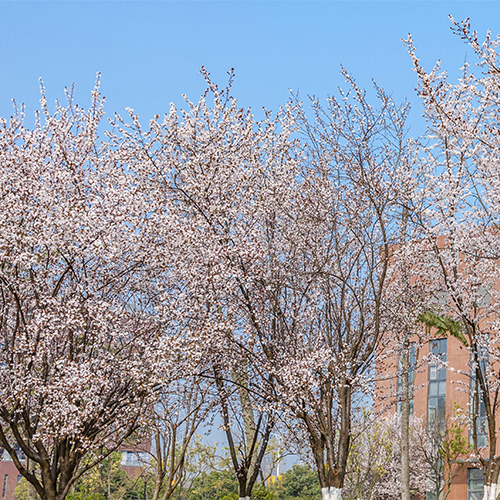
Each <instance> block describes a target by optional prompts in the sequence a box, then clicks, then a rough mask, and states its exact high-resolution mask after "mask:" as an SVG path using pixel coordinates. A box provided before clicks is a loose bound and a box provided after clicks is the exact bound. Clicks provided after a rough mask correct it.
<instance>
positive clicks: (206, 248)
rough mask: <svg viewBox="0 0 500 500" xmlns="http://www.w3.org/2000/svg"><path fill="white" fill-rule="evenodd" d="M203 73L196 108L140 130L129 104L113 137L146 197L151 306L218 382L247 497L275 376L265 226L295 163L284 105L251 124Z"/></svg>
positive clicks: (287, 188) (268, 425)
mask: <svg viewBox="0 0 500 500" xmlns="http://www.w3.org/2000/svg"><path fill="white" fill-rule="evenodd" d="M204 76H205V78H206V81H207V84H208V89H207V92H206V93H205V94H204V95H203V96H202V97H201V99H200V101H199V102H198V103H192V102H190V101H188V100H186V102H187V108H188V109H187V110H180V111H178V110H177V109H175V108H174V107H173V106H172V107H171V109H170V112H169V113H168V114H166V115H165V116H164V117H163V119H162V120H161V121H160V119H159V117H156V119H155V120H153V121H151V122H150V126H149V128H148V129H143V127H142V126H141V124H140V122H139V118H138V116H136V115H135V114H134V113H133V112H132V111H131V112H130V123H126V122H125V120H123V119H121V118H120V117H117V119H116V123H117V126H118V128H119V130H120V133H122V134H123V138H122V139H117V143H120V146H119V149H120V154H121V155H122V158H123V162H124V163H127V164H133V165H134V171H135V175H136V176H137V179H139V182H140V183H141V185H142V190H143V192H145V193H147V195H148V198H149V203H150V212H149V216H148V221H147V223H146V224H147V225H148V226H149V227H150V228H151V231H150V233H149V236H147V237H148V238H151V240H150V241H151V242H152V243H151V245H150V248H151V254H150V257H149V261H150V265H151V267H154V269H155V270H156V274H155V278H154V286H155V287H156V290H157V293H156V297H155V300H154V308H155V310H156V311H157V314H158V315H159V316H160V317H164V316H167V317H175V319H174V320H172V321H174V322H175V324H176V325H177V327H176V328H178V329H179V330H182V332H183V338H184V339H185V341H186V342H188V343H189V345H190V347H189V348H187V350H186V351H185V352H186V354H185V356H187V357H192V358H194V359H197V360H198V361H199V362H200V365H199V370H200V372H199V373H200V374H201V375H204V376H206V377H208V378H209V379H211V380H213V381H214V383H215V387H216V390H217V394H218V398H219V403H220V413H221V416H222V420H223V425H224V431H225V432H226V435H227V438H228V444H229V447H230V450H231V460H232V463H233V467H234V470H235V473H236V475H237V479H238V482H239V495H240V497H241V498H247V497H250V495H251V490H252V487H253V484H255V481H256V480H257V478H258V474H259V470H260V466H261V461H262V459H263V457H264V455H265V451H266V446H267V443H268V441H269V437H270V434H271V430H272V428H273V425H274V416H273V413H274V409H273V408H272V407H270V404H271V398H270V397H269V395H271V394H272V386H273V381H272V375H271V374H270V373H269V371H268V370H267V366H266V365H265V364H262V363H261V361H262V359H265V356H264V358H263V357H262V356H261V354H262V348H263V346H262V345H261V344H259V343H258V342H257V340H256V333H255V331H256V329H257V328H259V325H260V324H261V323H262V322H266V323H269V321H270V320H269V317H268V315H267V312H268V309H267V308H265V307H263V306H262V303H263V302H265V300H267V297H266V296H265V294H263V291H262V286H261V285H262V283H263V281H262V280H263V278H264V277H265V274H266V273H267V272H268V269H269V263H268V262H267V260H266V259H268V258H269V255H268V254H267V253H266V251H265V250H266V249H265V248H264V246H263V243H262V242H263V241H264V232H265V231H266V230H267V229H268V227H267V226H266V225H265V224H264V223H263V221H265V220H266V217H270V216H272V213H271V212H272V210H276V204H277V203H278V202H279V199H280V198H279V197H278V196H277V193H281V192H286V193H288V194H290V193H292V192H293V183H294V181H295V171H294V168H295V167H296V162H294V161H293V158H292V154H291V151H290V148H291V141H290V134H291V132H290V115H289V112H288V111H287V110H283V111H282V112H281V113H279V114H278V116H277V117H274V116H272V115H271V114H270V113H266V115H265V117H264V119H263V120H261V121H257V120H255V118H254V117H253V115H252V113H251V112H250V110H246V111H245V110H242V109H240V108H238V106H237V101H236V100H235V99H234V98H232V97H231V96H230V94H229V92H230V87H229V88H228V89H226V90H224V91H221V90H220V89H219V88H218V87H217V86H216V85H214V84H213V83H212V82H211V81H210V78H209V75H208V74H207V73H204ZM231 78H232V77H231ZM209 101H212V102H209ZM120 141H121V142H120ZM271 207H272V209H271ZM259 280H260V281H259ZM257 282H258V283H260V284H259V286H257V287H256V286H254V285H255V283H257ZM172 309H173V312H172ZM165 311H168V312H165ZM262 311H265V313H266V315H265V316H264V315H262V314H260V313H261V312H262ZM238 429H239V430H238Z"/></svg>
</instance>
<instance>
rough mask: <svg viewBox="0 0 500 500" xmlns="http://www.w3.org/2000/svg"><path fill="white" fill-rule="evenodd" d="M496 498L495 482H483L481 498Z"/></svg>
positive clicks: (487, 499) (491, 499)
mask: <svg viewBox="0 0 500 500" xmlns="http://www.w3.org/2000/svg"><path fill="white" fill-rule="evenodd" d="M496 498H497V484H496V483H491V484H485V485H484V496H483V500H496Z"/></svg>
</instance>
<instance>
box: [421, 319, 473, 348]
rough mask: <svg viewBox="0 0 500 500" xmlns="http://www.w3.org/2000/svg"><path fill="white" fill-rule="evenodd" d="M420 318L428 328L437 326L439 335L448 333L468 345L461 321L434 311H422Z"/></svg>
mask: <svg viewBox="0 0 500 500" xmlns="http://www.w3.org/2000/svg"><path fill="white" fill-rule="evenodd" d="M418 319H419V320H420V321H421V322H422V323H423V324H424V325H425V326H427V327H428V328H436V329H437V335H439V336H442V335H447V334H448V333H449V334H450V335H452V336H453V337H455V338H456V339H458V340H459V341H460V342H461V343H462V344H463V345H464V346H466V347H467V346H468V345H469V344H468V342H467V339H466V338H465V336H464V334H463V330H462V325H461V323H460V322H459V321H454V320H453V319H451V318H450V317H449V316H445V315H439V314H436V313H434V312H432V311H427V312H424V313H422V314H421V315H420V316H419V317H418Z"/></svg>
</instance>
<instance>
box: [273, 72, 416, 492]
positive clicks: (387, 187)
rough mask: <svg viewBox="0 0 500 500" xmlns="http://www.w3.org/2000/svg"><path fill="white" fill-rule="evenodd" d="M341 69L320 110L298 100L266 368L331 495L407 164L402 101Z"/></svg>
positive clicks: (344, 460) (339, 480)
mask: <svg viewBox="0 0 500 500" xmlns="http://www.w3.org/2000/svg"><path fill="white" fill-rule="evenodd" d="M344 75H345V77H346V80H347V82H348V85H349V88H350V90H349V91H348V92H347V93H342V92H341V96H340V99H338V100H337V99H335V98H330V99H329V100H328V104H327V106H326V108H324V107H322V106H321V105H320V103H319V102H318V101H316V100H313V110H314V114H315V121H314V122H310V121H308V120H307V118H306V116H305V112H304V111H303V110H302V108H300V107H299V111H298V113H299V114H298V117H297V123H298V124H299V126H300V127H301V128H302V131H303V132H304V134H305V135H306V138H307V141H306V147H305V151H304V157H303V159H302V173H301V181H300V182H299V183H298V186H299V188H300V195H299V197H298V200H297V205H296V210H295V213H294V214H293V215H294V217H293V221H294V223H293V225H291V224H288V225H289V226H291V227H290V229H289V231H290V233H289V237H288V238H285V240H288V241H289V244H288V247H287V252H288V253H287V254H286V255H285V254H283V256H282V257H281V258H280V259H278V260H279V261H281V262H285V263H286V268H287V270H288V272H287V273H286V274H285V273H282V274H284V275H286V277H287V280H288V281H287V283H286V287H282V290H283V291H282V292H281V301H280V303H279V306H280V307H281V309H280V308H277V309H278V310H277V313H276V312H275V316H276V314H277V315H278V317H279V321H280V322H281V324H280V330H279V332H278V333H273V335H274V338H277V339H279V342H276V341H274V338H273V341H274V344H275V345H278V346H279V349H278V348H275V349H274V353H273V364H274V368H275V372H273V373H274V374H275V377H276V380H277V385H278V387H279V390H280V391H281V393H282V398H283V400H285V401H286V404H287V405H288V406H289V408H290V409H291V411H292V413H293V414H294V415H295V417H296V418H297V419H298V420H299V421H300V422H301V423H302V426H303V428H304V430H305V434H306V436H307V439H308V440H309V443H310V446H311V449H312V453H313V456H314V461H315V464H316V468H317V471H318V475H319V479H320V484H321V487H322V494H323V498H324V499H337V498H340V497H341V494H342V488H343V487H344V482H345V478H346V473H347V464H348V456H349V448H350V441H351V432H352V429H351V423H352V418H353V412H355V411H356V408H360V407H362V406H364V405H365V404H366V400H367V398H368V397H369V394H371V391H372V384H373V369H372V366H373V357H374V354H375V350H376V347H377V345H378V343H379V342H380V340H381V337H382V335H383V332H384V331H387V330H388V326H389V323H388V321H389V318H390V316H391V311H390V306H389V304H391V299H392V297H391V295H390V294H389V293H388V290H389V286H388V283H389V280H388V276H389V266H390V259H391V254H392V250H391V249H392V247H393V245H394V244H395V243H396V242H397V241H398V237H399V232H400V231H399V223H398V221H399V220H400V214H401V208H402V203H401V199H400V180H401V179H402V178H403V177H402V171H403V170H407V168H408V165H407V161H408V154H407V152H406V141H405V138H404V127H405V126H404V123H405V119H406V115H407V111H408V107H407V106H406V105H403V106H401V107H398V106H395V105H394V103H393V102H392V100H391V99H390V98H389V97H388V96H387V95H386V94H385V93H384V92H383V91H382V90H381V89H378V88H376V91H377V93H378V97H379V104H380V107H379V108H373V107H372V106H370V105H369V103H368V101H367V97H366V94H365V92H364V91H362V90H361V89H359V88H358V87H357V86H356V84H355V83H354V81H353V80H352V79H351V78H350V77H349V75H347V74H346V73H344ZM292 234H293V236H292ZM285 296H288V297H293V299H290V298H288V299H287V301H285V300H284V297H285ZM285 303H287V304H288V305H287V306H285V305H284V304H285ZM285 307H286V309H285ZM269 340H271V339H269Z"/></svg>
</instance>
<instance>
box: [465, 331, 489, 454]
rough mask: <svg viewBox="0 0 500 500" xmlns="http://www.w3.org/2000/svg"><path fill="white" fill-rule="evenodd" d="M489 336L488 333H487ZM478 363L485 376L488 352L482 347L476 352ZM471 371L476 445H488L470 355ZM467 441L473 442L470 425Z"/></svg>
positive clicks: (472, 411) (471, 394)
mask: <svg viewBox="0 0 500 500" xmlns="http://www.w3.org/2000/svg"><path fill="white" fill-rule="evenodd" d="M488 338H489V335H488ZM478 357H479V364H480V365H481V371H482V372H483V374H484V375H485V376H486V373H487V371H488V362H489V359H488V352H487V351H485V350H484V349H480V350H479V353H478ZM470 366H471V371H470V408H471V413H472V415H471V417H472V416H473V415H474V414H475V415H476V434H477V446H478V447H480V448H482V447H483V446H487V445H488V432H487V419H486V406H485V405H484V399H483V396H482V393H481V389H480V387H479V382H478V380H477V378H476V370H475V366H474V362H473V360H472V357H471V363H470ZM469 442H470V443H471V444H474V435H473V432H472V426H470V427H469Z"/></svg>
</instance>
